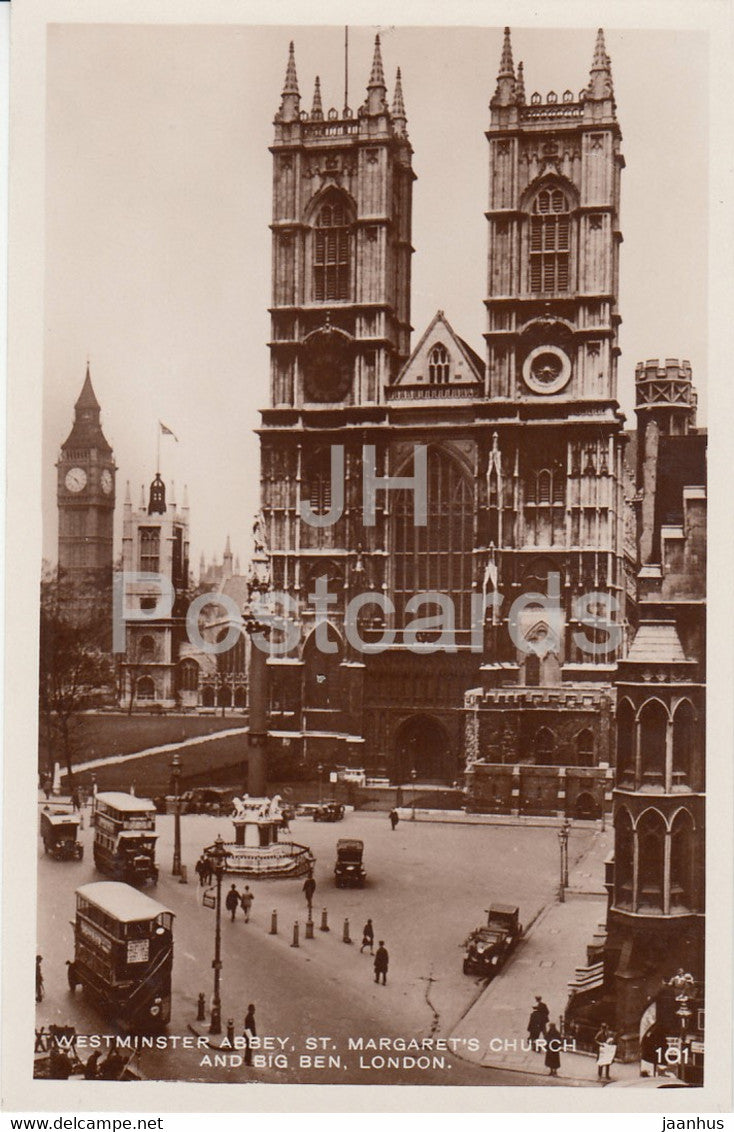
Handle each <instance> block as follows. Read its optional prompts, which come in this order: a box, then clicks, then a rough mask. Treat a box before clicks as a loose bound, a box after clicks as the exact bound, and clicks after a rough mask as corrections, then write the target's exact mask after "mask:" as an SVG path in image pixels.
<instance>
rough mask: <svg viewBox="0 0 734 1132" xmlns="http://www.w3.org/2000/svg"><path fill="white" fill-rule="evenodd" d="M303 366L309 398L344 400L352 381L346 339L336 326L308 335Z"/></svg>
mask: <svg viewBox="0 0 734 1132" xmlns="http://www.w3.org/2000/svg"><path fill="white" fill-rule="evenodd" d="M302 367H303V381H304V390H305V393H306V397H307V399H308V400H309V401H321V402H327V401H343V400H344V398H345V397H346V395H347V393H348V392H349V387H350V385H351V382H352V357H351V349H350V345H349V340H348V339H347V338H346V337H345V335H343V334H340V333H339V332H338V331H336V330H323V331H319V332H318V333H317V334H313V335H311V337H310V338H309V340H308V341H307V342H306V343H305V344H304V351H303V355H302Z"/></svg>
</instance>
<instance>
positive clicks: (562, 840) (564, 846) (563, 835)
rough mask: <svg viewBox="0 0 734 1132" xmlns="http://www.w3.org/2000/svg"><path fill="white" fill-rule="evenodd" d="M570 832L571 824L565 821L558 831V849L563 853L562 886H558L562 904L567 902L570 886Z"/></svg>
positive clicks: (561, 865)
mask: <svg viewBox="0 0 734 1132" xmlns="http://www.w3.org/2000/svg"><path fill="white" fill-rule="evenodd" d="M568 830H569V824H568V822H567V821H564V823H563V825H562V826H561V828H560V829H559V830H558V848H559V849H560V853H561V860H560V884H559V886H558V899H559V900H560V902H561V904H563V903H565V900H566V886H567V885H568Z"/></svg>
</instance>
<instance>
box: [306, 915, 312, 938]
mask: <svg viewBox="0 0 734 1132" xmlns="http://www.w3.org/2000/svg"><path fill="white" fill-rule="evenodd" d="M306 939H313V920H312V919H311V917H310V916H309V918H308V919H307V920H306Z"/></svg>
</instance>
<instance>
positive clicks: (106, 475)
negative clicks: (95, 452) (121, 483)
mask: <svg viewBox="0 0 734 1132" xmlns="http://www.w3.org/2000/svg"><path fill="white" fill-rule="evenodd" d="M99 482H100V483H101V485H102V491H103V492H104V493H105V495H109V494H110V492H111V491H112V472H111V471H110V470H109V468H104V469H103V471H102V475H101V476H100V478H99Z"/></svg>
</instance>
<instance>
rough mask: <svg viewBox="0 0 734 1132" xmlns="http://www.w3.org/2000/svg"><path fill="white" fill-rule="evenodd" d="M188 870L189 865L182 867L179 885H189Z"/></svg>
mask: <svg viewBox="0 0 734 1132" xmlns="http://www.w3.org/2000/svg"><path fill="white" fill-rule="evenodd" d="M187 868H188V866H187V865H182V866H181V876H180V877H179V878H178V883H179V884H188V883H189V875H188V872H187Z"/></svg>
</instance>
